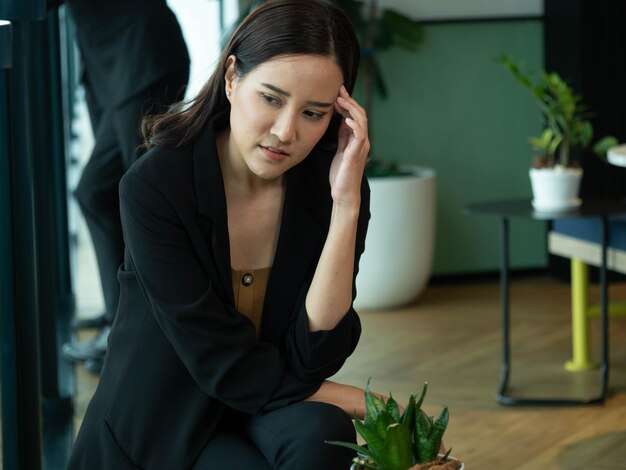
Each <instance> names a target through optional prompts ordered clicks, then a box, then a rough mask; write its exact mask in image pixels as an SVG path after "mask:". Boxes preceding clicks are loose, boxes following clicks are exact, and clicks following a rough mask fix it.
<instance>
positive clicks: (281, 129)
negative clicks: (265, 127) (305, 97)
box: [272, 110, 297, 142]
mask: <svg viewBox="0 0 626 470" xmlns="http://www.w3.org/2000/svg"><path fill="white" fill-rule="evenodd" d="M296 120H297V116H295V113H293V112H290V111H288V110H285V111H284V112H282V113H280V115H279V116H278V117H277V119H276V121H275V122H274V126H273V127H272V134H274V135H275V136H276V137H277V138H278V139H279V140H280V141H281V142H293V141H294V140H295V139H296Z"/></svg>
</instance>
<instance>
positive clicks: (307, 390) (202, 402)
mask: <svg viewBox="0 0 626 470" xmlns="http://www.w3.org/2000/svg"><path fill="white" fill-rule="evenodd" d="M213 134H214V132H213V128H212V126H207V128H206V129H205V130H204V131H203V133H202V134H201V136H200V137H199V138H198V140H197V141H196V143H195V144H194V145H191V146H189V147H187V148H183V149H178V150H172V149H165V148H155V149H153V150H151V151H150V152H148V153H147V154H146V155H145V156H144V157H142V158H141V159H140V160H139V161H138V162H137V163H135V164H134V165H133V166H132V167H131V169H130V170H129V171H128V172H127V173H126V175H125V176H124V178H123V179H122V182H121V184H120V198H121V214H122V223H123V228H124V238H125V242H126V247H127V249H126V255H125V263H124V265H123V266H122V267H121V268H120V271H119V281H120V287H121V294H120V305H119V310H118V313H117V315H116V318H115V323H114V325H113V329H112V332H111V335H110V337H109V352H108V354H107V360H106V363H105V365H104V369H103V371H102V374H101V377H100V382H99V385H98V388H97V390H96V392H95V395H94V397H93V399H92V401H91V403H90V405H89V407H88V409H87V412H86V414H85V417H84V420H83V423H82V427H81V429H80V432H79V435H78V437H77V440H76V443H75V448H74V451H73V455H72V460H71V464H70V468H74V469H77V468H81V469H89V470H97V469H112V468H115V469H126V468H146V469H159V470H167V469H171V470H180V469H185V468H190V467H191V466H192V465H193V463H194V461H195V459H196V458H197V456H198V455H199V452H200V451H201V449H202V448H203V447H204V446H205V444H206V443H207V442H208V440H209V439H210V438H211V434H212V431H213V429H214V427H215V425H216V423H217V421H218V420H219V417H220V415H221V413H222V411H223V410H224V408H225V407H231V408H233V409H236V410H239V411H241V412H244V413H248V414H255V413H263V412H266V411H269V410H273V409H276V408H280V407H284V406H286V405H288V404H290V403H293V402H296V401H300V400H302V399H304V398H306V397H307V396H309V395H311V394H313V393H314V392H315V391H316V390H317V389H318V388H319V386H320V384H321V382H322V381H323V380H324V379H325V378H327V377H329V376H331V375H333V374H334V373H335V372H337V371H338V370H339V369H340V367H341V366H342V364H343V363H344V361H345V360H346V358H347V357H348V356H349V355H350V354H351V353H352V351H353V350H354V348H355V347H356V344H357V341H358V338H359V335H360V332H361V327H360V322H359V319H358V316H357V314H356V312H355V311H354V310H353V309H350V310H349V311H348V312H347V313H346V315H345V317H344V318H343V319H342V320H341V322H340V323H339V324H338V325H337V326H336V327H335V328H334V329H333V330H331V331H320V332H314V333H310V332H309V331H308V319H307V312H306V307H305V297H306V293H307V291H308V288H309V285H310V282H311V279H312V277H313V274H314V271H315V268H316V265H317V262H318V259H319V256H320V254H321V250H322V247H323V245H324V241H325V238H326V234H327V232H328V227H329V221H330V212H331V206H332V200H331V197H330V186H329V183H328V172H329V166H330V162H331V159H332V155H329V154H324V153H321V152H312V153H311V155H309V156H308V157H307V158H306V159H305V160H304V161H303V162H302V163H300V164H299V165H298V166H296V167H294V168H292V169H291V170H290V171H289V172H288V173H287V190H286V196H285V203H284V208H283V215H282V222H281V228H280V234H279V241H278V247H277V251H276V255H275V259H274V263H273V267H272V271H271V274H270V279H269V283H268V287H267V293H266V298H265V304H264V310H263V312H264V313H263V320H262V325H261V332H260V339H259V340H256V339H255V329H254V326H253V324H252V322H251V321H250V320H248V318H246V317H245V316H244V315H242V314H241V313H239V312H237V311H236V310H235V308H234V307H233V305H234V300H233V293H232V284H231V272H230V250H229V240H228V225H227V214H226V200H225V196H224V187H223V181H222V176H221V171H220V165H219V161H218V158H217V152H216V149H215V144H214V135H213ZM368 220H369V187H368V185H367V181H366V180H365V178H364V179H363V183H362V207H361V212H360V215H359V222H358V233H357V245H356V262H355V276H356V271H357V265H358V260H359V258H360V255H361V253H362V252H363V250H364V247H365V233H366V231H367V223H368ZM353 293H354V292H353Z"/></svg>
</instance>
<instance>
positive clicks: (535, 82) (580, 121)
mask: <svg viewBox="0 0 626 470" xmlns="http://www.w3.org/2000/svg"><path fill="white" fill-rule="evenodd" d="M496 61H497V62H498V63H500V64H501V65H502V66H503V67H504V68H505V69H506V70H508V71H509V72H510V73H511V74H512V75H513V77H514V78H515V79H516V80H517V82H518V83H519V84H520V85H522V87H523V88H524V89H526V90H527V91H528V92H529V93H530V95H531V97H532V98H533V99H534V100H535V102H536V103H537V105H538V106H539V109H540V110H541V113H542V116H543V118H544V121H545V128H544V130H543V132H542V133H541V135H540V136H538V137H531V138H530V139H529V141H530V144H531V145H532V147H533V149H535V150H537V151H539V152H541V155H540V156H539V158H536V159H535V160H534V162H533V166H534V167H548V168H552V167H554V166H556V165H560V166H562V167H564V168H567V167H570V166H575V165H577V162H576V160H575V159H574V158H572V150H574V149H576V148H579V147H580V148H582V149H584V148H586V147H587V146H588V145H589V144H590V142H591V140H592V138H593V126H592V125H591V122H590V121H589V119H588V118H589V117H591V113H590V111H589V109H587V108H586V107H585V106H584V105H583V103H582V97H581V96H580V95H577V94H575V93H574V90H573V89H572V87H570V86H569V85H568V84H567V83H566V82H565V80H563V78H561V76H560V75H559V74H558V73H556V72H546V71H545V70H544V71H541V74H540V75H539V77H537V78H536V77H534V76H532V75H531V74H529V73H527V72H524V71H523V70H522V67H521V65H520V64H518V63H517V62H515V61H514V60H513V59H512V58H511V57H509V56H508V55H502V56H500V57H499V58H497V59H496ZM617 143H618V141H617V139H616V138H615V137H612V136H607V137H603V138H602V139H600V140H599V141H598V142H597V143H596V145H595V146H594V152H595V153H596V154H597V155H598V156H600V157H601V158H603V159H606V152H607V150H608V149H609V148H610V147H612V146H614V145H617ZM557 150H558V157H555V155H556V153H557Z"/></svg>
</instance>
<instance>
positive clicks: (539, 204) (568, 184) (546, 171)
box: [528, 166, 583, 212]
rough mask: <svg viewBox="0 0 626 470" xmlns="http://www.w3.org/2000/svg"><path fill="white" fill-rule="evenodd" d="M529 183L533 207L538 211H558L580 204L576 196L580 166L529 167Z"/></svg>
mask: <svg viewBox="0 0 626 470" xmlns="http://www.w3.org/2000/svg"><path fill="white" fill-rule="evenodd" d="M528 174H529V176H530V183H531V186H532V190H533V201H532V204H533V208H534V209H535V210H536V211H540V212H560V211H566V210H568V209H573V208H575V207H578V206H579V205H580V204H581V200H580V199H579V198H578V191H579V189H580V181H581V179H582V176H583V170H582V169H581V168H563V167H562V166H555V167H554V168H531V169H530V170H529V173H528Z"/></svg>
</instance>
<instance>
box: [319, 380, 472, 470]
mask: <svg viewBox="0 0 626 470" xmlns="http://www.w3.org/2000/svg"><path fill="white" fill-rule="evenodd" d="M427 389H428V384H427V383H425V384H424V387H423V389H422V393H421V395H420V397H419V398H418V399H416V397H415V396H414V395H413V394H411V396H410V397H409V403H408V405H407V407H406V408H405V409H404V411H402V412H401V410H400V406H399V405H398V403H397V402H396V401H395V400H394V399H393V397H392V396H391V394H390V396H389V399H388V400H387V401H386V402H385V401H384V400H383V399H382V398H380V397H379V396H377V395H375V394H373V393H371V392H370V390H369V381H368V383H367V386H366V388H365V410H366V414H365V419H364V420H363V421H360V420H359V419H357V418H356V417H355V418H354V425H355V427H356V430H357V432H358V433H359V434H360V435H361V437H362V438H363V439H364V440H365V442H366V445H365V446H359V445H356V444H354V443H350V442H340V441H328V444H332V445H339V446H343V447H347V448H349V449H352V450H354V451H355V452H356V457H355V458H354V460H353V462H354V463H353V464H352V466H351V470H364V469H377V470H429V469H430V470H459V469H461V470H462V469H463V468H464V466H463V463H461V462H460V461H458V460H456V459H454V458H452V457H450V455H449V454H450V450H452V449H450V450H449V451H448V452H446V453H445V454H443V455H442V454H440V453H439V450H440V448H441V443H442V439H443V435H444V433H445V431H446V428H447V426H448V420H449V413H448V408H447V407H444V408H443V410H442V411H441V414H440V415H439V417H438V418H437V419H434V418H433V417H431V416H429V415H428V414H426V413H425V412H424V410H422V403H423V401H424V397H425V396H426V390H427Z"/></svg>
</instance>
